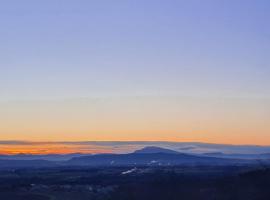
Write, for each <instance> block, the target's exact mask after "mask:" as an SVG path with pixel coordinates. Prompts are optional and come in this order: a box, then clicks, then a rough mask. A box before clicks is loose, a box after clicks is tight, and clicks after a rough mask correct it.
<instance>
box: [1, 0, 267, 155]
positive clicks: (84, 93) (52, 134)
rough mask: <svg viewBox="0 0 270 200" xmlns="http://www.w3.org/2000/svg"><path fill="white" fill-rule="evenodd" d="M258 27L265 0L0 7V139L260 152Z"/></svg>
mask: <svg viewBox="0 0 270 200" xmlns="http://www.w3.org/2000/svg"><path fill="white" fill-rule="evenodd" d="M269 19H270V1H268V0H257V1H254V0H228V1H225V0H224V1H223V0H221V1H216V0H205V1H200V0H166V1H165V0H137V1H131V0H116V1H111V0H107V1H106V0H92V1H89V0H61V1H60V0H43V1H42V0H41V1H36V0H24V1H21V0H4V1H0V141H6V140H8V141H14V140H16V141H42V142H44V141H46V142H47V141H50V142H53V141H174V142H194V141H196V142H207V143H226V144H256V145H270V22H269ZM1 145H2V146H3V144H1ZM43 145H45V147H46V145H47V144H43ZM15 146H16V145H10V144H9V143H8V144H6V145H5V149H4V150H5V151H6V153H12V152H13V153H14V152H16V153H20V152H33V148H36V147H37V145H36V144H35V145H28V146H27V147H26V146H21V144H17V147H16V148H15ZM52 146H53V147H52ZM63 148H66V147H65V146H63V144H59V143H56V144H51V143H49V146H47V148H44V152H46V151H47V150H48V152H51V151H52V149H53V151H54V152H58V151H59V152H63V151H64V150H63ZM68 148H69V147H68ZM46 149H47V150H46ZM4 150H3V148H2V152H3V151H4ZM70 151H71V152H73V151H74V152H75V151H77V149H74V150H73V149H69V151H68V152H70ZM92 151H93V152H94V151H96V152H99V151H100V149H95V150H92ZM4 153H5V152H4ZM37 153H39V152H37Z"/></svg>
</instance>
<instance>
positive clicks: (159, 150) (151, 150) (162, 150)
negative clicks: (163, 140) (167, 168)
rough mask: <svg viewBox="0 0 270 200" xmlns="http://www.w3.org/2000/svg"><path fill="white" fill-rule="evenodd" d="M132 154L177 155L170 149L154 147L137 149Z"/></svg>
mask: <svg viewBox="0 0 270 200" xmlns="http://www.w3.org/2000/svg"><path fill="white" fill-rule="evenodd" d="M134 153H137V154H138V153H169V154H178V153H179V152H177V151H173V150H170V149H165V148H161V147H155V146H149V147H144V148H142V149H139V150H137V151H134Z"/></svg>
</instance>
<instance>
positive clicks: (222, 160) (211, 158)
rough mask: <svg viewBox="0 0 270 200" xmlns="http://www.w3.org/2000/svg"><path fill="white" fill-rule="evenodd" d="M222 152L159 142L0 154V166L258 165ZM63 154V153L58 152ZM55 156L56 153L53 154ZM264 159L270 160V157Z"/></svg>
mask: <svg viewBox="0 0 270 200" xmlns="http://www.w3.org/2000/svg"><path fill="white" fill-rule="evenodd" d="M223 155H224V154H222V153H220V152H216V153H212V154H211V153H209V154H196V155H194V154H187V153H181V152H177V151H173V150H170V149H166V148H160V147H155V146H148V147H144V148H142V149H140V150H136V151H134V152H133V153H128V154H92V155H91V154H89V155H88V154H87V155H83V154H74V155H73V154H69V155H66V156H68V157H71V158H70V159H67V158H66V159H63V158H62V160H59V159H57V161H55V160H45V159H40V158H41V157H42V156H43V158H46V156H47V157H48V156H49V157H50V156H52V155H41V156H40V157H36V158H39V159H32V158H33V157H35V155H34V156H31V155H17V156H19V157H20V158H22V157H24V156H30V159H29V158H28V159H14V158H13V159H3V158H2V157H1V156H0V168H22V167H26V168H31V167H37V168H39V167H59V166H62V167H63V166H67V167H68V166H84V167H97V166H133V167H136V166H177V165H185V166H195V165H197V166H218V165H223V166H225V165H254V164H258V161H257V160H256V159H248V158H247V159H242V158H237V157H222V156H223ZM54 156H59V155H54ZM50 159H55V157H50ZM264 163H266V164H270V159H269V160H264Z"/></svg>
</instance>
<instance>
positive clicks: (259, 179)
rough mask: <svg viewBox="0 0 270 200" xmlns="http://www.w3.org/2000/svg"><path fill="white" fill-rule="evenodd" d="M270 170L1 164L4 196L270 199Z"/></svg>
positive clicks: (43, 199)
mask: <svg viewBox="0 0 270 200" xmlns="http://www.w3.org/2000/svg"><path fill="white" fill-rule="evenodd" d="M269 185H270V170H269V169H267V168H262V167H261V168H260V169H259V168H258V169H256V168H253V167H243V166H241V167H240V166H204V167H202V166H200V167H196V166H193V167H191V166H189V167H184V166H182V167H181V166H178V167H164V166H163V167H136V168H133V167H98V168H94V167H92V168H89V167H60V168H41V169H34V168H31V169H30V168H28V169H17V170H0V199H3V200H52V199H53V200H120V199H121V200H149V199H153V200H164V199H169V200H179V199H181V200H269V197H270V190H269Z"/></svg>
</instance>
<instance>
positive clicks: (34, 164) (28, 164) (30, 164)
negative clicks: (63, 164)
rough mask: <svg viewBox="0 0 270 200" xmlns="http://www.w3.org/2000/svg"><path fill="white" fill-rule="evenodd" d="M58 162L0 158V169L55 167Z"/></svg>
mask: <svg viewBox="0 0 270 200" xmlns="http://www.w3.org/2000/svg"><path fill="white" fill-rule="evenodd" d="M55 166H57V163H56V162H51V161H47V160H3V159H1V160H0V169H4V168H7V169H14V168H40V167H55Z"/></svg>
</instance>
